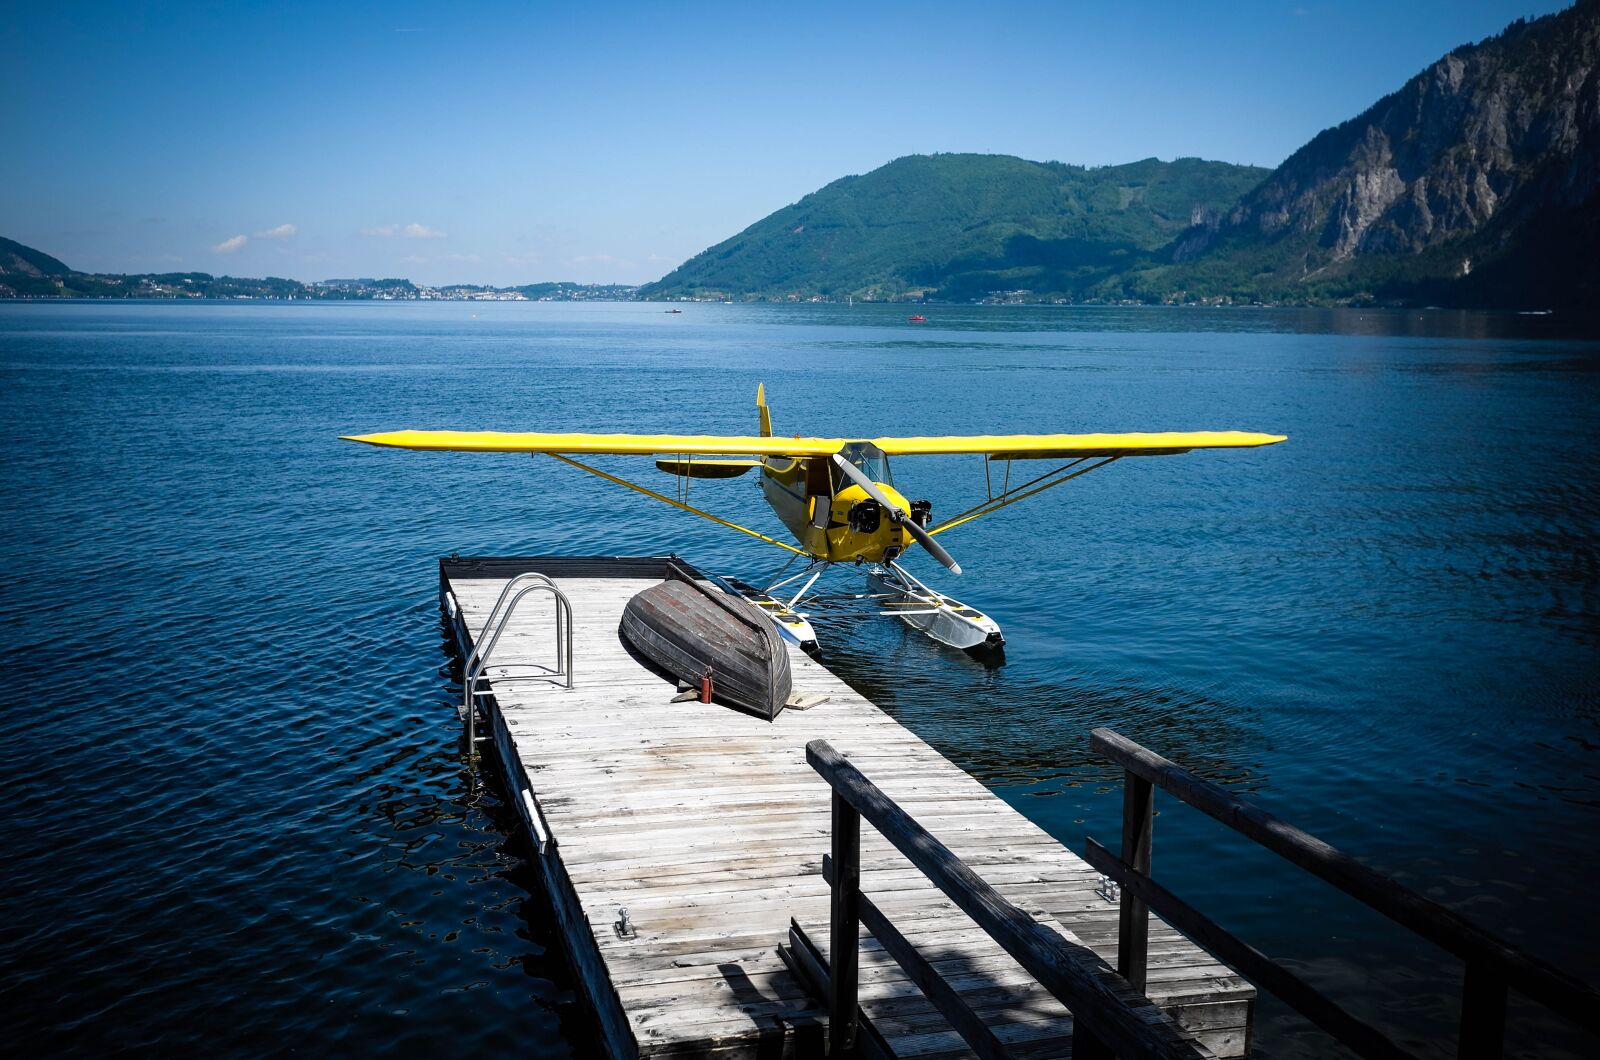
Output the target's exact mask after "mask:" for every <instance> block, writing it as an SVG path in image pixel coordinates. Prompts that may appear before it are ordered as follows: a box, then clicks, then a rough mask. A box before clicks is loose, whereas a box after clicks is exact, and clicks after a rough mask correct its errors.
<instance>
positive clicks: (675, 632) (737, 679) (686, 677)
mask: <svg viewBox="0 0 1600 1060" xmlns="http://www.w3.org/2000/svg"><path fill="white" fill-rule="evenodd" d="M621 633H622V637H623V639H624V640H625V641H627V643H628V644H629V645H631V646H632V647H633V649H634V650H635V651H636V652H638V653H639V654H640V655H642V656H643V657H644V658H645V659H646V660H648V661H649V662H650V663H651V664H653V665H654V666H655V667H656V668H657V669H659V670H661V671H663V672H664V673H666V674H667V675H669V676H671V677H674V678H677V679H678V680H680V681H683V682H685V683H686V684H688V685H690V686H691V687H694V688H699V687H701V680H702V678H703V677H704V676H705V675H706V673H707V671H709V672H710V675H711V688H712V696H711V698H712V700H713V701H714V702H717V703H722V704H724V705H725V706H730V707H734V708H736V709H738V710H742V711H745V712H747V713H750V714H754V715H756V716H757V717H761V718H766V719H767V720H768V721H771V720H774V719H776V718H777V716H778V714H779V713H780V712H781V711H782V710H783V707H784V704H785V703H787V702H788V701H789V697H790V694H791V693H792V691H793V678H792V675H791V674H790V670H789V652H788V649H787V648H785V647H784V645H783V640H782V638H781V637H780V636H779V634H778V631H777V630H776V629H774V628H773V624H772V622H771V621H769V620H768V619H767V617H766V615H764V614H762V613H761V612H760V611H758V610H757V609H756V608H755V607H753V606H752V605H751V604H749V603H747V602H746V601H744V600H742V599H740V598H739V597H736V596H731V595H729V594H727V593H723V592H720V591H718V590H716V589H713V588H711V587H709V586H706V585H703V584H701V583H699V582H695V581H689V580H686V579H685V580H678V579H674V580H669V581H664V582H662V583H661V584H659V585H652V586H651V587H650V588H648V589H645V590H643V591H642V592H639V593H636V594H635V595H634V597H633V598H632V599H631V600H629V601H628V603H627V606H626V607H624V608H623V611H622V624H621Z"/></svg>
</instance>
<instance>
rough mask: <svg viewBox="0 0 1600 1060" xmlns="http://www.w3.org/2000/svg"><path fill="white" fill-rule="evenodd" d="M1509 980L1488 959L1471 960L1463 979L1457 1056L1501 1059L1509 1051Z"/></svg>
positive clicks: (1479, 1059)
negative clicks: (1507, 1016) (1507, 1005)
mask: <svg viewBox="0 0 1600 1060" xmlns="http://www.w3.org/2000/svg"><path fill="white" fill-rule="evenodd" d="M1505 1037H1506V979H1505V974H1504V973H1503V972H1502V971H1501V970H1500V969H1499V968H1497V967H1495V966H1494V965H1492V964H1490V963H1488V962H1487V961H1473V960H1469V961H1467V969H1466V974H1465V975H1464V976H1463V977H1462V981H1461V1029H1460V1034H1459V1037H1458V1038H1457V1040H1456V1056H1457V1057H1459V1058H1461V1060H1499V1058H1500V1056H1502V1055H1503V1054H1504V1052H1505Z"/></svg>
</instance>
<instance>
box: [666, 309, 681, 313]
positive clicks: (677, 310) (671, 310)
mask: <svg viewBox="0 0 1600 1060" xmlns="http://www.w3.org/2000/svg"><path fill="white" fill-rule="evenodd" d="M667 312H669V313H681V312H683V310H681V309H669V310H667Z"/></svg>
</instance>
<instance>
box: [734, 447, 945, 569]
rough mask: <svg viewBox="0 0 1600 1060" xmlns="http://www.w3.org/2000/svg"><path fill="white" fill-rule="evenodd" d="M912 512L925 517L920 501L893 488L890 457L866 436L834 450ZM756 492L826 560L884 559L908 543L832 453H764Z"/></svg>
mask: <svg viewBox="0 0 1600 1060" xmlns="http://www.w3.org/2000/svg"><path fill="white" fill-rule="evenodd" d="M839 455H840V456H841V457H843V458H844V459H846V460H848V461H849V462H850V463H851V464H853V465H855V466H856V467H857V468H859V469H860V470H861V471H862V472H863V473H865V474H866V475H867V477H869V478H870V479H872V481H873V483H874V484H875V485H876V486H877V487H878V489H879V490H880V491H881V492H882V493H883V494H884V495H886V496H887V497H888V499H889V500H891V501H893V502H894V503H895V504H896V505H898V506H899V507H900V509H901V510H902V511H908V512H911V513H912V516H913V518H920V519H922V520H924V521H925V520H926V519H927V515H926V513H927V512H928V511H929V506H928V505H927V504H926V503H925V502H919V503H918V504H916V505H913V504H912V503H911V502H910V501H908V500H906V498H905V496H904V495H903V494H901V493H900V491H899V490H897V489H895V488H894V480H893V477H892V476H891V475H890V473H889V458H888V457H887V456H885V455H884V453H883V451H882V450H881V449H879V448H878V447H877V446H875V445H873V444H872V443H870V442H853V443H851V444H850V445H848V446H846V447H845V448H844V449H843V450H841V452H840V453H839ZM761 493H762V496H764V497H765V498H766V501H767V503H768V504H769V505H771V506H772V510H773V512H774V513H776V515H777V516H778V519H779V521H781V522H782V523H783V525H784V526H786V527H787V528H788V530H789V532H790V533H791V534H793V535H794V538H795V540H796V541H797V542H799V544H800V547H801V548H803V549H805V551H806V552H807V553H808V554H809V555H811V556H812V557H813V558H815V559H819V560H827V561H828V562H830V563H850V562H862V563H883V562H887V561H889V560H892V559H894V558H895V557H897V556H899V555H900V554H901V553H902V552H904V551H905V550H906V548H907V547H908V546H909V545H910V544H911V540H912V539H911V535H910V534H909V533H908V532H907V531H906V530H905V529H904V528H903V527H901V526H900V525H899V524H897V523H896V522H894V521H893V520H891V519H890V518H888V517H886V514H885V512H884V511H883V506H882V505H880V504H879V503H878V502H877V501H876V500H873V499H872V498H871V497H869V496H867V492H866V490H865V489H863V488H862V487H860V486H858V485H856V484H855V483H853V482H850V481H849V480H848V479H846V478H845V476H844V474H843V473H842V472H841V471H840V470H839V469H838V468H837V467H836V466H835V465H834V463H833V461H832V460H831V459H827V458H822V457H810V458H806V459H799V458H792V457H782V456H779V457H766V458H764V459H763V460H762V461H761Z"/></svg>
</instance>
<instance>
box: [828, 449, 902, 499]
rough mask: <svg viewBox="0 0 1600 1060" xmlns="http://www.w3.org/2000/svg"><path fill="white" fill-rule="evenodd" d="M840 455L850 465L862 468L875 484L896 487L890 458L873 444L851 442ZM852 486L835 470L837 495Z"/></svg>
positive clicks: (834, 481) (834, 483)
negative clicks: (891, 472) (890, 470)
mask: <svg viewBox="0 0 1600 1060" xmlns="http://www.w3.org/2000/svg"><path fill="white" fill-rule="evenodd" d="M839 455H840V456H842V457H844V458H845V459H846V460H848V461H849V462H850V463H852V464H854V465H855V466H856V467H858V468H860V469H861V471H862V473H863V474H865V475H866V476H867V477H868V478H870V479H871V480H872V481H874V482H881V483H882V484H883V485H885V486H892V485H894V478H893V477H892V476H891V475H890V474H889V458H888V457H887V456H885V455H884V452H883V450H882V449H879V448H878V447H877V446H875V445H873V444H872V443H871V442H850V443H848V444H847V445H845V446H844V447H843V448H842V449H840V450H839ZM849 485H850V481H849V480H848V479H846V478H845V477H844V475H843V474H842V473H841V472H840V471H839V469H838V468H834V470H833V489H834V492H835V493H837V492H839V491H840V490H842V489H844V488H845V487H846V486H849Z"/></svg>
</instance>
